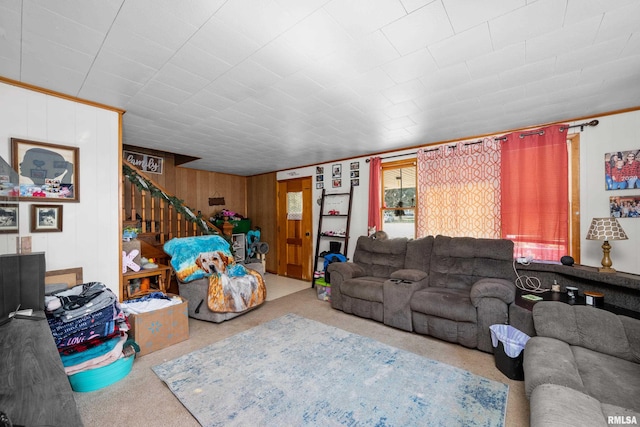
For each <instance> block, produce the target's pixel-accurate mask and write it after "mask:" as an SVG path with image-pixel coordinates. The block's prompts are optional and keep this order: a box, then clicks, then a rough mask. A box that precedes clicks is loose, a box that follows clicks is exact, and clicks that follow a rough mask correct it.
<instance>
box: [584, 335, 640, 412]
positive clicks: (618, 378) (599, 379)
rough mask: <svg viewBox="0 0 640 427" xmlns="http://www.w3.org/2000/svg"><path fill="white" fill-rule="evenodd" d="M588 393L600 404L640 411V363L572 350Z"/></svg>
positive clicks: (591, 352) (597, 353)
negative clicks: (639, 394)
mask: <svg viewBox="0 0 640 427" xmlns="http://www.w3.org/2000/svg"><path fill="white" fill-rule="evenodd" d="M571 349H572V351H573V354H574V357H575V359H576V363H577V365H578V370H579V371H580V377H581V378H582V383H583V384H584V386H585V388H586V392H587V394H589V395H590V396H593V397H595V398H596V399H598V400H599V401H600V402H603V403H608V404H610V405H618V406H622V407H624V408H629V409H632V410H634V411H636V412H640V399H638V393H639V392H640V364H637V363H633V362H629V361H627V360H623V359H620V358H618V357H614V356H610V355H608V354H603V353H599V352H596V351H592V350H588V349H586V348H583V347H578V346H573V347H571Z"/></svg>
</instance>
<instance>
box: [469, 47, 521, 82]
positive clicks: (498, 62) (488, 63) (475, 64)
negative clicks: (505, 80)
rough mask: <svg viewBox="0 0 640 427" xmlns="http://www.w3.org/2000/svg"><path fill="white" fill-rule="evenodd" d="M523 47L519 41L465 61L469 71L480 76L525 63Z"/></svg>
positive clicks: (477, 76)
mask: <svg viewBox="0 0 640 427" xmlns="http://www.w3.org/2000/svg"><path fill="white" fill-rule="evenodd" d="M525 47H526V45H525V43H524V42H520V43H518V44H512V45H509V46H506V47H503V48H502V49H499V50H494V51H493V52H491V53H488V54H485V55H482V56H478V57H475V58H473V59H470V60H468V61H467V67H468V69H469V73H470V74H471V75H472V76H473V77H474V78H482V77H486V76H489V75H492V74H497V73H500V72H501V71H504V70H506V69H509V68H517V67H520V66H522V65H524V63H525Z"/></svg>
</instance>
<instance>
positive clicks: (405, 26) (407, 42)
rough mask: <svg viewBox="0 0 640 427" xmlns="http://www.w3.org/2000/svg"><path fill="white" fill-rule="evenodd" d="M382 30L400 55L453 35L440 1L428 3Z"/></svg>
mask: <svg viewBox="0 0 640 427" xmlns="http://www.w3.org/2000/svg"><path fill="white" fill-rule="evenodd" d="M382 32H383V33H384V34H385V35H386V36H387V37H388V38H389V41H390V42H391V43H392V44H393V45H394V46H395V48H396V49H398V52H400V53H401V54H402V55H406V54H407V53H410V52H413V51H414V50H418V49H420V48H422V47H426V46H428V45H430V44H432V43H435V42H437V41H440V40H443V39H445V38H447V37H450V36H452V35H453V28H452V27H451V23H450V22H449V18H448V17H447V13H446V11H445V10H444V7H443V6H442V3H441V2H440V1H435V2H433V3H430V4H428V5H426V6H424V7H422V8H420V9H418V10H416V11H414V12H411V13H410V14H409V15H407V16H405V17H403V18H400V19H398V20H397V21H394V22H392V23H391V24H389V25H387V26H385V27H384V28H383V29H382Z"/></svg>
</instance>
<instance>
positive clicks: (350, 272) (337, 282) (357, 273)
mask: <svg viewBox="0 0 640 427" xmlns="http://www.w3.org/2000/svg"><path fill="white" fill-rule="evenodd" d="M327 271H328V272H329V275H330V277H331V307H333V308H335V309H337V310H342V291H341V290H340V286H341V285H342V283H344V282H345V281H346V280H349V279H352V278H354V277H361V276H364V275H365V274H366V273H365V271H364V269H363V268H362V267H361V266H359V265H358V264H356V263H354V262H332V263H331V264H329V265H328V266H327Z"/></svg>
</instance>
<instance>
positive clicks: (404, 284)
mask: <svg viewBox="0 0 640 427" xmlns="http://www.w3.org/2000/svg"><path fill="white" fill-rule="evenodd" d="M428 284H429V275H428V274H427V273H426V272H424V271H422V270H416V269H404V270H397V271H395V272H393V273H391V278H390V279H389V280H387V281H386V282H384V284H383V295H384V296H383V299H384V307H383V311H384V324H385V325H388V326H393V327H394V328H398V329H403V330H405V331H409V332H411V331H413V322H412V320H411V297H413V293H414V292H415V291H417V290H419V289H423V288H426V287H427V286H428Z"/></svg>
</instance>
